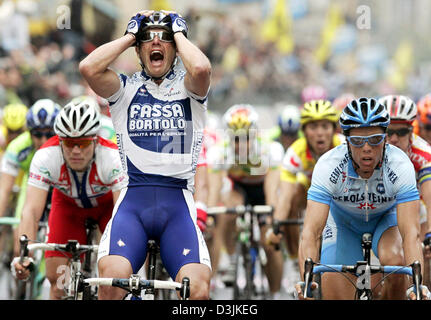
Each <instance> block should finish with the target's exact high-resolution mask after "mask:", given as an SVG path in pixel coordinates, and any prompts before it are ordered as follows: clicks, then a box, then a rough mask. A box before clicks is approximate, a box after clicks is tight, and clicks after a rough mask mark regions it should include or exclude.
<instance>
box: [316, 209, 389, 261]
mask: <svg viewBox="0 0 431 320" xmlns="http://www.w3.org/2000/svg"><path fill="white" fill-rule="evenodd" d="M396 225H397V214H396V208H395V207H394V208H393V209H392V210H390V211H388V212H387V213H385V214H383V215H381V216H379V217H377V218H375V219H373V220H370V221H368V222H365V221H363V222H362V221H357V220H353V219H351V218H346V215H343V214H342V212H341V210H338V209H335V208H334V207H333V206H331V210H330V213H329V216H328V220H327V222H326V226H325V228H324V230H323V234H322V238H323V241H322V252H321V258H320V261H321V263H323V264H349V265H352V264H355V263H356V262H357V261H362V260H364V255H363V252H362V246H361V241H362V235H363V234H364V233H371V234H372V236H373V240H372V241H373V242H372V250H373V252H374V255H375V256H376V257H377V258H378V252H377V248H378V244H379V241H380V238H381V237H382V234H383V233H384V232H385V231H386V230H387V229H389V228H391V227H393V226H396Z"/></svg>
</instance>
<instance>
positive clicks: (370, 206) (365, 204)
mask: <svg viewBox="0 0 431 320" xmlns="http://www.w3.org/2000/svg"><path fill="white" fill-rule="evenodd" d="M356 208H358V209H365V210H368V209H375V208H376V206H375V205H374V203H368V202H363V203H360V204H359V206H357V207H356Z"/></svg>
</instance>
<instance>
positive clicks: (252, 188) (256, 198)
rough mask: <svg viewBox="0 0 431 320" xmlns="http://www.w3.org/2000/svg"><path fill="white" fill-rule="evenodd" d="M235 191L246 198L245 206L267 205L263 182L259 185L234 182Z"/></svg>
mask: <svg viewBox="0 0 431 320" xmlns="http://www.w3.org/2000/svg"><path fill="white" fill-rule="evenodd" d="M233 189H234V190H235V191H237V192H239V193H240V194H241V195H242V196H243V197H244V203H245V204H250V205H252V206H256V205H265V204H266V201H265V192H264V189H263V182H262V183H259V184H244V183H241V182H238V181H234V182H233Z"/></svg>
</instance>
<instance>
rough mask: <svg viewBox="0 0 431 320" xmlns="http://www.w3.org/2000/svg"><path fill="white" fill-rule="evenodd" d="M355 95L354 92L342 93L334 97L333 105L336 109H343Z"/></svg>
mask: <svg viewBox="0 0 431 320" xmlns="http://www.w3.org/2000/svg"><path fill="white" fill-rule="evenodd" d="M354 99H355V96H354V95H353V93H343V94H342V95H340V96H338V97H337V98H335V99H334V101H333V102H332V105H333V106H334V108H335V109H337V110H340V111H342V110H343V109H344V107H345V106H347V105H348V104H349V103H350V101H352V100H354Z"/></svg>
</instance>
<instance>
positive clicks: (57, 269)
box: [45, 257, 70, 300]
mask: <svg viewBox="0 0 431 320" xmlns="http://www.w3.org/2000/svg"><path fill="white" fill-rule="evenodd" d="M45 263H46V277H47V279H48V280H49V283H50V284H51V287H50V289H49V298H50V299H51V300H61V298H62V297H63V296H64V295H65V292H64V288H65V286H67V284H68V283H69V281H70V269H69V266H68V258H63V257H50V258H46V262H45Z"/></svg>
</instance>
